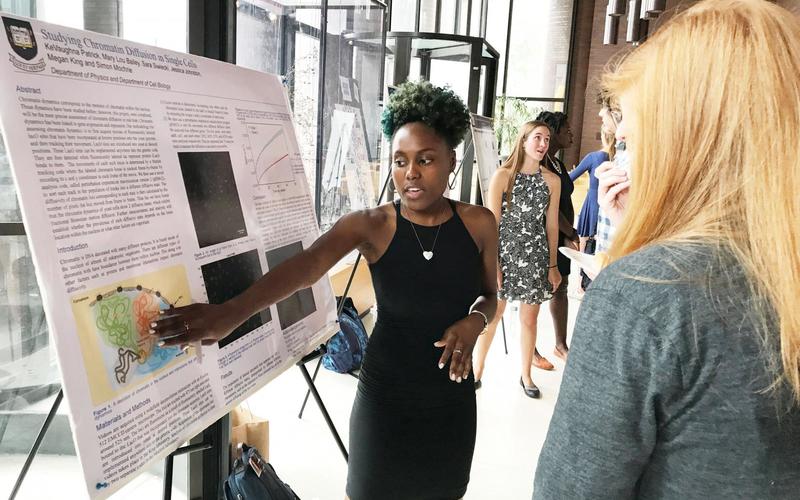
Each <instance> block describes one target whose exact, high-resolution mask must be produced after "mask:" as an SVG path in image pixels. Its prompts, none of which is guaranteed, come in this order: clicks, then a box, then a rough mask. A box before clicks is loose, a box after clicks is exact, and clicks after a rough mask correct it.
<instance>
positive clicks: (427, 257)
mask: <svg viewBox="0 0 800 500" xmlns="http://www.w3.org/2000/svg"><path fill="white" fill-rule="evenodd" d="M406 220H407V221H408V223H409V224H411V230H412V231H414V236H416V237H417V243H419V248H420V249H421V250H422V256H423V257H424V258H425V260H431V259H432V258H433V249H434V248H436V240H438V239H439V231H440V230H441V229H442V223H441V222H440V223H439V227H437V228H436V236H435V237H434V238H433V245H431V249H430V250H425V247H423V246H422V241H421V240H420V239H419V235H418V234H417V228H416V227H415V226H416V225H415V224H414V223H413V222H411V219H409V218H407V217H406Z"/></svg>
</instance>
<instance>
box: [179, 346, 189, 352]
mask: <svg viewBox="0 0 800 500" xmlns="http://www.w3.org/2000/svg"><path fill="white" fill-rule="evenodd" d="M190 347H192V346H190V345H185V346H183V349H181V351H183V352H186V351H188V350H189V348H190Z"/></svg>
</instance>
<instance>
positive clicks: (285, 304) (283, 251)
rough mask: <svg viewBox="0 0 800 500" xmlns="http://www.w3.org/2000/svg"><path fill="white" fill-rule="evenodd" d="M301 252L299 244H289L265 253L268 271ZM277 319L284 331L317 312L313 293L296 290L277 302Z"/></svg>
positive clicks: (305, 290)
mask: <svg viewBox="0 0 800 500" xmlns="http://www.w3.org/2000/svg"><path fill="white" fill-rule="evenodd" d="M302 251H303V244H302V243H301V242H299V241H298V242H296V243H291V244H289V245H286V246H282V247H278V248H275V249H272V250H269V251H267V264H268V265H269V268H270V269H275V267H277V266H279V265H280V264H281V263H282V262H283V261H285V260H287V259H289V258H290V257H293V256H294V255H296V254H298V253H300V252H302ZM277 307H278V319H279V320H280V323H281V330H286V329H287V328H289V327H290V326H292V325H294V324H295V323H297V322H298V321H300V320H302V319H303V318H305V317H306V316H308V315H310V314H311V313H313V312H314V311H316V310H317V305H316V303H315V302H314V292H313V291H312V290H311V289H310V288H304V289H302V290H298V291H297V292H295V293H294V294H293V295H291V296H289V297H286V298H285V299H283V300H282V301H280V302H278V305H277Z"/></svg>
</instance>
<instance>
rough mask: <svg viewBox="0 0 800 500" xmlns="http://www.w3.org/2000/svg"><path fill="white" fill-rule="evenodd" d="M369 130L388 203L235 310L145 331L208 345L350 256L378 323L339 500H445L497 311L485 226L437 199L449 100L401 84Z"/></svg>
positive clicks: (270, 278)
mask: <svg viewBox="0 0 800 500" xmlns="http://www.w3.org/2000/svg"><path fill="white" fill-rule="evenodd" d="M382 124H383V132H384V134H385V135H386V137H387V138H388V139H389V140H390V141H391V144H392V180H393V182H394V185H395V188H396V190H397V192H398V193H399V195H400V200H399V201H397V202H392V203H386V204H384V205H381V206H379V207H377V208H372V209H367V210H361V211H356V212H351V213H349V214H347V215H345V216H344V217H342V218H341V219H340V220H339V221H338V222H337V223H336V224H335V225H334V226H333V227H332V228H331V229H330V230H329V231H328V232H326V233H325V234H323V235H322V236H321V237H320V238H319V239H318V240H317V241H316V242H314V244H313V245H312V246H311V247H309V248H308V249H307V250H305V251H303V252H301V253H300V254H298V255H296V256H294V257H292V258H290V259H288V260H286V261H285V262H284V263H283V264H281V265H279V266H277V267H275V268H274V269H271V270H270V271H269V272H268V273H267V274H266V275H264V276H263V277H262V278H261V279H259V280H258V281H257V282H256V283H255V284H254V285H253V286H251V287H250V288H248V289H247V290H246V291H245V292H243V293H242V294H241V295H239V296H238V297H235V298H234V299H232V300H230V301H228V302H225V303H224V304H220V305H209V304H193V305H190V306H186V307H180V308H177V309H175V310H174V311H172V312H171V313H170V315H169V316H168V317H164V318H162V319H161V320H159V321H158V322H156V323H155V327H154V329H153V330H154V334H155V335H158V336H159V337H160V338H163V339H165V343H166V344H170V345H177V344H184V343H188V342H191V341H196V340H203V342H216V341H218V340H219V339H222V338H224V337H225V336H226V335H228V334H229V333H230V332H231V331H232V330H233V329H234V328H236V327H237V326H238V325H239V324H241V323H242V322H243V321H245V320H246V319H247V318H249V317H250V316H252V315H253V314H254V313H256V312H258V311H261V310H263V309H265V308H267V307H270V306H271V305H272V304H275V303H276V302H278V301H280V300H282V299H283V298H285V297H288V296H289V295H291V294H292V293H294V292H295V291H296V290H299V289H302V288H306V287H309V286H311V285H312V284H313V283H315V282H316V281H318V280H319V279H321V278H323V277H324V276H325V273H327V272H328V270H329V269H330V268H331V267H332V266H333V265H334V264H336V263H337V262H338V261H339V260H340V259H342V258H343V257H344V256H345V255H347V254H349V253H350V252H351V251H353V250H355V249H357V250H359V251H360V252H361V254H362V255H363V256H364V258H365V259H366V260H367V262H368V263H369V266H370V272H371V274H372V283H373V286H374V288H375V294H376V297H377V301H378V319H377V322H376V324H375V328H374V330H373V333H372V336H371V337H370V342H369V349H368V350H367V352H366V356H365V358H364V363H363V365H362V368H361V375H360V377H359V382H358V390H357V393H356V398H355V402H354V403H353V410H352V413H351V416H350V446H349V451H350V458H349V461H348V470H347V495H348V496H349V497H350V498H351V499H352V500H364V499H368V500H371V499H376V498H380V499H397V500H406V499H409V498H437V499H439V498H442V499H457V498H461V497H463V496H464V493H465V492H466V490H467V484H468V483H469V475H470V467H471V464H472V454H473V450H474V446H475V431H476V408H475V389H474V382H473V379H472V376H471V374H470V372H471V369H472V349H473V346H474V345H475V341H476V340H477V339H478V335H479V334H480V333H481V332H482V331H484V330H485V328H486V325H487V323H488V322H489V320H491V319H492V318H493V317H494V312H495V308H496V306H497V225H496V223H495V219H494V216H493V215H492V212H490V211H489V210H488V209H485V208H483V207H477V206H474V205H468V204H466V203H461V202H456V201H452V200H449V199H447V198H445V197H444V196H443V194H444V191H445V188H446V187H447V180H448V177H449V175H450V173H451V172H452V171H453V170H454V168H455V162H456V155H455V151H454V149H455V147H456V146H457V145H458V144H459V143H460V142H461V140H462V139H463V137H464V134H465V133H466V132H467V130H468V129H469V113H468V111H467V109H466V106H464V103H463V102H462V101H461V99H460V98H459V97H458V96H456V95H455V94H454V93H453V92H452V91H451V90H447V89H443V88H440V87H436V86H433V85H431V84H430V83H428V82H420V83H405V84H402V85H400V86H399V87H398V88H397V90H396V91H395V92H394V93H393V94H392V97H391V98H390V100H389V102H388V103H387V106H386V108H385V110H384V114H383V118H382ZM273 317H275V316H274V314H273ZM462 382H466V383H462Z"/></svg>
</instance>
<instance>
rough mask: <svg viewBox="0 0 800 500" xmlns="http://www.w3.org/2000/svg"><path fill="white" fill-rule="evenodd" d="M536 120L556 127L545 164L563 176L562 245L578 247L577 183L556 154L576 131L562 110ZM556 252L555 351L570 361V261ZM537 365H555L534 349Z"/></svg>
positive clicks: (545, 367)
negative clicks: (574, 203) (558, 280)
mask: <svg viewBox="0 0 800 500" xmlns="http://www.w3.org/2000/svg"><path fill="white" fill-rule="evenodd" d="M536 120H538V121H543V122H545V123H546V124H547V125H548V126H549V127H550V129H551V130H552V136H551V137H550V149H549V150H548V151H547V158H546V161H545V166H546V167H547V169H548V170H550V171H551V172H553V173H555V174H556V175H558V177H559V178H560V179H561V192H560V194H559V202H558V246H559V247H562V246H569V247H572V248H574V249H575V250H577V249H578V245H579V241H580V236H579V235H578V232H577V231H576V230H575V228H574V227H572V226H573V223H574V222H575V208H574V207H573V206H572V192H573V191H574V190H575V186H574V184H573V183H572V179H570V177H569V172H568V171H567V168H566V166H565V165H564V163H563V162H562V161H561V160H560V159H558V158H557V157H556V153H558V152H559V151H561V150H562V149H564V148H568V147H569V146H571V145H572V130H571V129H570V126H569V122H568V121H567V115H565V114H564V113H561V112H560V111H556V112H550V111H542V112H541V113H539V116H537V117H536ZM556 254H557V259H558V271H559V272H560V273H561V285H560V286H559V287H558V290H556V291H555V293H554V294H553V298H552V299H551V300H550V315H551V316H552V317H553V328H554V329H555V331H556V348H555V350H554V351H553V354H555V355H556V356H557V357H559V358H561V359H562V360H564V361H566V359H567V354H568V353H569V348H568V347H567V317H568V315H569V300H568V298H567V288H568V286H569V272H570V260H569V258H568V257H567V256H565V255H563V254H562V253H561V252H558V251H557V249H556ZM533 365H534V366H536V367H537V368H541V369H542V370H552V369H553V364H552V363H551V362H550V361H548V360H547V359H546V358H545V357H543V356H541V355H540V354H539V351H538V350H537V351H535V352H534V356H533Z"/></svg>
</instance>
